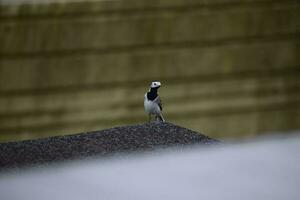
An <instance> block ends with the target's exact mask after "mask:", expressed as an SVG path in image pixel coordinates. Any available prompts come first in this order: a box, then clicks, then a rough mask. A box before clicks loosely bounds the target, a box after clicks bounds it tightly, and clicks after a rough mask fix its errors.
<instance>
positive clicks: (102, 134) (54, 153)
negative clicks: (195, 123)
mask: <svg viewBox="0 0 300 200" xmlns="http://www.w3.org/2000/svg"><path fill="white" fill-rule="evenodd" d="M215 142H217V140H214V139H211V138H209V137H207V136H205V135H202V134H200V133H197V132H195V131H192V130H189V129H186V128H182V127H179V126H176V125H174V124H171V123H168V122H164V123H161V122H151V123H145V124H138V125H131V126H123V127H116V128H111V129H107V130H101V131H94V132H88V133H81V134H76V135H66V136H56V137H49V138H42V139H37V140H27V141H19V142H9V143H2V144H1V143H0V168H1V167H5V168H6V167H18V166H26V165H31V164H40V163H49V162H53V161H62V160H69V159H78V158H86V157H89V156H95V155H97V156H107V155H111V154H115V153H121V152H128V151H129V152H132V151H139V150H150V149H157V148H163V147H169V146H174V145H188V144H195V143H197V144H202V145H207V144H212V143H215Z"/></svg>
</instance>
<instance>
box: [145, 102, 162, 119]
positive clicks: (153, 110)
mask: <svg viewBox="0 0 300 200" xmlns="http://www.w3.org/2000/svg"><path fill="white" fill-rule="evenodd" d="M144 107H145V111H146V112H147V113H149V114H152V115H154V114H159V113H160V109H159V106H158V105H157V104H156V103H153V102H152V101H149V100H147V99H145V100H144Z"/></svg>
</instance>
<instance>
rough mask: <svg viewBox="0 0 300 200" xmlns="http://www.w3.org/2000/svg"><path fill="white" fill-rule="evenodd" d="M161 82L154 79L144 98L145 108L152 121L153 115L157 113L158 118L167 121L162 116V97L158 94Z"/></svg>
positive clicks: (156, 117)
mask: <svg viewBox="0 0 300 200" xmlns="http://www.w3.org/2000/svg"><path fill="white" fill-rule="evenodd" d="M160 86H161V84H160V82H158V81H154V82H152V83H151V87H150V90H149V92H147V93H146V94H145V98H144V108H145V111H146V112H147V113H148V115H149V122H150V121H151V115H155V119H156V120H160V121H163V122H164V121H165V120H164V118H163V116H162V113H161V112H162V104H161V101H160V98H159V96H158V94H157V90H158V88H160Z"/></svg>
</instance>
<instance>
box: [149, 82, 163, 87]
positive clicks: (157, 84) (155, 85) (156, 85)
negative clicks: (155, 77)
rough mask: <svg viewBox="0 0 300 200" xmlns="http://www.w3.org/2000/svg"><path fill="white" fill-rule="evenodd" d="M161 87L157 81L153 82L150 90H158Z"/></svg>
mask: <svg viewBox="0 0 300 200" xmlns="http://www.w3.org/2000/svg"><path fill="white" fill-rule="evenodd" d="M160 86H161V83H160V82H159V81H153V82H152V83H151V88H159V87H160Z"/></svg>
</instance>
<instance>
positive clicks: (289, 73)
mask: <svg viewBox="0 0 300 200" xmlns="http://www.w3.org/2000/svg"><path fill="white" fill-rule="evenodd" d="M299 74H300V65H299V66H286V67H284V66H283V67H282V68H281V69H261V70H247V71H237V72H231V73H213V74H195V75H193V76H177V77H164V76H157V77H156V78H157V79H158V80H161V81H163V82H167V83H168V84H169V85H176V84H182V83H184V84H188V83H209V82H220V81H225V80H243V79H250V78H255V79H257V80H260V79H263V78H266V77H273V78H278V77H280V78H289V77H299ZM149 81H151V80H146V79H142V80H126V81H112V82H102V83H95V84H85V85H84V84H81V85H69V86H57V87H44V88H35V89H13V90H7V91H3V90H2V91H0V98H10V97H19V96H40V95H48V94H67V93H79V92H82V91H88V90H105V89H109V90H111V89H114V88H132V89H134V88H137V87H140V86H141V85H148V84H149Z"/></svg>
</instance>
